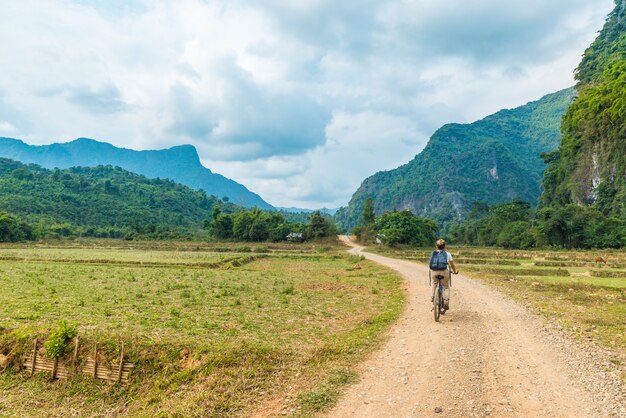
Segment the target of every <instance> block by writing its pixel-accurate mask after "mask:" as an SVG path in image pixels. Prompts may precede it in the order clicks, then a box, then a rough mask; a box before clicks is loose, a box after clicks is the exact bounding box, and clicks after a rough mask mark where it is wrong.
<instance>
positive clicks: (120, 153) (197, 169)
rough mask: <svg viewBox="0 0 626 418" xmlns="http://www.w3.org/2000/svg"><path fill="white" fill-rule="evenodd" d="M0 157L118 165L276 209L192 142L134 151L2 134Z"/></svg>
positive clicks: (54, 164)
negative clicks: (213, 165)
mask: <svg viewBox="0 0 626 418" xmlns="http://www.w3.org/2000/svg"><path fill="white" fill-rule="evenodd" d="M0 157H4V158H10V159H13V160H17V161H20V162H23V163H27V164H28V163H33V164H38V165H40V166H42V167H45V168H69V167H94V166H98V165H112V166H118V167H121V168H123V169H125V170H128V171H131V172H134V173H137V174H141V175H144V176H146V177H148V178H162V179H170V180H174V181H176V182H178V183H181V184H183V185H185V186H188V187H191V188H192V189H196V190H204V191H205V192H206V193H207V194H208V195H213V196H216V197H219V198H223V197H228V199H229V201H230V202H232V203H235V204H238V205H241V206H245V207H253V206H256V207H258V208H261V209H268V210H271V209H274V208H273V207H272V205H270V204H269V203H267V202H266V201H264V200H263V199H262V198H261V197H260V196H259V195H257V194H256V193H253V192H251V191H250V190H248V189H247V188H246V187H245V186H243V185H242V184H239V183H237V182H235V181H233V180H231V179H228V178H226V177H224V176H222V175H220V174H217V173H213V172H212V171H211V170H209V169H208V168H206V167H204V166H203V165H202V164H201V162H200V157H199V156H198V152H197V151H196V149H195V148H194V147H193V146H191V145H179V146H175V147H172V148H168V149H162V150H149V151H135V150H131V149H126V148H118V147H115V146H114V145H111V144H109V143H106V142H100V141H95V140H93V139H88V138H79V139H76V140H74V141H71V142H67V143H56V144H51V145H29V144H26V143H25V142H23V141H21V140H19V139H14V138H0Z"/></svg>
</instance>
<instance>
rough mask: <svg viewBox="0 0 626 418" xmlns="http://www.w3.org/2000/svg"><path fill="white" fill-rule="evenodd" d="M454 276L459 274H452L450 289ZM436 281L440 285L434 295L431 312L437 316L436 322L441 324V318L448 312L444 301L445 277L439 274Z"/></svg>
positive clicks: (436, 287)
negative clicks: (443, 282)
mask: <svg viewBox="0 0 626 418" xmlns="http://www.w3.org/2000/svg"><path fill="white" fill-rule="evenodd" d="M452 274H459V272H458V271H457V272H456V273H454V272H450V287H452ZM435 280H437V282H438V285H437V286H435V293H434V294H433V309H431V310H432V311H433V312H434V314H435V322H439V317H440V316H441V314H445V313H446V310H447V309H446V306H445V303H444V300H443V284H442V283H441V281H442V280H443V275H442V274H437V275H436V276H435Z"/></svg>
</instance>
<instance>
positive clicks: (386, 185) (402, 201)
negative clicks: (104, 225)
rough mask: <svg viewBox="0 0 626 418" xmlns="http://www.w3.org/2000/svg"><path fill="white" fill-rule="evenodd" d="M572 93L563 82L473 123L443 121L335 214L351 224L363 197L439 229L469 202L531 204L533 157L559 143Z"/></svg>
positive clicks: (536, 164)
mask: <svg viewBox="0 0 626 418" xmlns="http://www.w3.org/2000/svg"><path fill="white" fill-rule="evenodd" d="M574 94H575V90H574V88H569V89H565V90H562V91H560V92H557V93H553V94H550V95H547V96H545V97H543V98H542V99H540V100H538V101H534V102H530V103H528V104H526V105H524V106H521V107H518V108H516V109H507V110H501V111H499V112H497V113H495V114H493V115H491V116H487V117H486V118H484V119H482V120H479V121H477V122H474V123H470V124H448V125H444V126H443V127H441V128H440V129H439V130H437V131H436V132H435V133H434V134H433V136H432V137H431V138H430V140H429V142H428V144H427V146H426V147H425V148H424V149H423V150H422V151H421V152H420V153H419V154H418V155H416V156H415V158H414V159H413V160H412V161H410V162H409V163H407V164H405V165H403V166H400V167H398V168H396V169H394V170H390V171H382V172H379V173H376V174H374V175H373V176H371V177H369V178H367V179H366V180H365V181H363V183H362V184H361V186H360V187H359V189H358V190H357V191H356V192H355V193H354V195H353V196H352V199H351V200H350V203H349V205H348V206H347V207H345V208H341V209H340V210H339V211H338V212H337V214H336V215H335V220H336V221H337V223H338V224H339V226H340V227H341V228H344V229H351V228H353V227H354V226H356V225H357V223H358V221H359V217H360V216H361V213H362V211H363V206H364V203H365V200H366V199H367V198H368V197H372V198H373V199H374V207H375V212H376V213H377V214H382V213H384V212H388V211H391V210H394V209H395V210H402V209H409V210H411V211H412V212H413V213H415V214H416V215H418V216H423V217H428V218H431V219H435V220H437V221H438V222H439V223H440V224H441V225H442V226H444V229H445V227H446V225H448V224H450V223H452V222H455V221H458V220H460V219H463V218H464V217H465V216H466V215H467V214H468V213H469V212H470V210H471V206H472V204H473V203H474V202H485V203H488V204H494V203H499V202H503V201H507V200H511V199H514V198H520V199H522V200H524V201H527V202H530V203H531V204H533V205H534V204H536V202H537V200H538V198H539V195H540V193H541V184H540V183H541V178H542V175H543V172H544V170H545V163H544V161H543V160H542V159H541V157H540V156H541V154H542V153H545V152H550V151H553V150H555V149H556V148H557V147H558V144H559V141H560V138H561V135H560V124H561V118H562V117H563V114H564V113H565V111H566V109H567V107H568V106H569V105H570V103H571V102H572V100H573V98H574Z"/></svg>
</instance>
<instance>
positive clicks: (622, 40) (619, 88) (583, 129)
mask: <svg viewBox="0 0 626 418" xmlns="http://www.w3.org/2000/svg"><path fill="white" fill-rule="evenodd" d="M576 78H577V80H578V85H577V86H576V89H577V90H578V97H577V99H576V100H575V101H574V103H573V104H572V105H571V107H570V108H569V109H568V111H567V114H566V115H565V117H564V119H563V139H562V142H561V145H560V147H559V149H558V151H556V152H554V153H552V154H550V155H548V156H546V160H547V161H549V165H548V169H547V170H546V174H545V177H544V179H543V185H544V188H545V193H544V194H543V195H542V199H541V206H544V207H553V208H558V207H562V206H565V205H568V204H574V205H576V206H578V207H582V206H589V207H592V208H595V209H597V210H599V211H600V212H601V213H602V214H603V215H605V216H617V217H620V218H622V219H624V218H625V217H626V139H625V137H626V0H619V1H617V2H616V7H615V10H614V11H613V12H612V13H611V14H610V15H609V18H608V19H607V21H606V24H605V26H604V28H603V29H602V31H601V32H600V34H599V36H598V38H597V39H596V40H595V41H594V42H593V44H592V45H591V46H590V47H589V48H588V49H587V51H586V52H585V54H584V56H583V59H582V62H581V63H580V65H579V66H578V69H577V71H576Z"/></svg>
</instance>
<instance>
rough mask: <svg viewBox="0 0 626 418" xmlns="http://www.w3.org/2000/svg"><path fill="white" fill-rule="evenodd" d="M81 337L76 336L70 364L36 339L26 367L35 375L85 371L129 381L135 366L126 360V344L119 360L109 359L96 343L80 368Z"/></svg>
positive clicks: (63, 375)
mask: <svg viewBox="0 0 626 418" xmlns="http://www.w3.org/2000/svg"><path fill="white" fill-rule="evenodd" d="M79 345H80V339H79V338H78V337H76V340H75V344H74V354H73V356H72V359H71V363H70V364H66V363H62V362H60V361H59V359H58V358H55V359H51V358H50V357H48V356H47V355H46V354H45V350H42V348H43V346H42V344H40V343H39V340H35V343H34V345H33V351H32V353H30V354H27V355H26V358H25V359H24V367H25V368H26V369H27V370H28V371H30V374H31V375H33V374H35V372H49V373H50V375H51V377H52V379H53V380H54V379H68V378H69V377H71V376H72V375H74V374H75V373H83V374H86V375H89V376H91V377H93V378H94V379H102V380H107V381H109V382H116V383H120V384H121V383H125V382H128V380H129V377H130V372H131V370H132V369H133V367H135V364H134V363H131V362H129V361H125V360H124V354H125V353H124V344H122V348H121V350H120V357H119V359H117V362H114V361H111V362H109V361H107V360H106V358H105V357H104V355H103V354H102V352H101V351H99V350H98V343H95V344H94V349H93V352H92V356H90V357H88V358H87V360H86V361H85V362H84V364H83V366H82V368H80V369H79V368H78V367H77V365H78V347H79Z"/></svg>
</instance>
